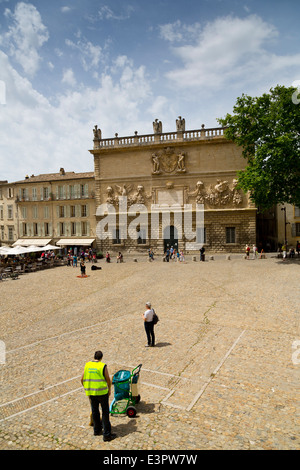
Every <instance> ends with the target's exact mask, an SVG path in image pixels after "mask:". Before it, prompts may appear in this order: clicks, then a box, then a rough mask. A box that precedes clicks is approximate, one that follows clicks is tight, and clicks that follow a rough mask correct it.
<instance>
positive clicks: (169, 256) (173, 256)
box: [164, 246, 185, 262]
mask: <svg viewBox="0 0 300 470" xmlns="http://www.w3.org/2000/svg"><path fill="white" fill-rule="evenodd" d="M164 257H165V260H166V261H167V262H169V261H170V260H172V261H178V262H184V261H185V260H184V254H183V250H180V251H178V250H175V248H173V246H171V248H167V249H166V252H165V254H164Z"/></svg>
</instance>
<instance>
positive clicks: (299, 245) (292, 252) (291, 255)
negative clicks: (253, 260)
mask: <svg viewBox="0 0 300 470" xmlns="http://www.w3.org/2000/svg"><path fill="white" fill-rule="evenodd" d="M278 251H280V252H281V253H282V258H283V261H284V260H285V259H286V258H287V257H289V258H295V254H296V253H295V249H294V247H291V248H290V249H289V252H287V243H283V245H282V246H281V247H279V250H278ZM296 251H297V254H298V256H299V255H300V242H299V241H298V240H297V242H296Z"/></svg>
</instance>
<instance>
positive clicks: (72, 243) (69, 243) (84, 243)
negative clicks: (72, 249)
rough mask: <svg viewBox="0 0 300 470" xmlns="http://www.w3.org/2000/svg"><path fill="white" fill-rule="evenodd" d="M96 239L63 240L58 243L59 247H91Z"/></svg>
mask: <svg viewBox="0 0 300 470" xmlns="http://www.w3.org/2000/svg"><path fill="white" fill-rule="evenodd" d="M94 241H95V238H62V239H61V240H58V242H56V245H58V246H90V245H91V244H92V243H93V242H94Z"/></svg>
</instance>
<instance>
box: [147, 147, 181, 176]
mask: <svg viewBox="0 0 300 470" xmlns="http://www.w3.org/2000/svg"><path fill="white" fill-rule="evenodd" d="M152 163H153V170H152V174H153V175H159V174H160V173H162V172H163V173H173V172H175V171H176V173H181V172H182V173H185V172H186V169H185V154H184V153H182V152H181V153H180V154H179V155H178V154H177V153H175V152H174V149H172V148H170V147H168V148H166V149H165V150H164V152H163V153H162V154H160V155H159V154H156V153H155V154H153V155H152Z"/></svg>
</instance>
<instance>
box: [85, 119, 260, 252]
mask: <svg viewBox="0 0 300 470" xmlns="http://www.w3.org/2000/svg"><path fill="white" fill-rule="evenodd" d="M93 144H94V145H93V149H92V150H90V153H91V154H92V155H93V157H94V174H95V195H96V205H97V212H96V224H97V230H96V233H97V247H98V249H99V250H102V251H106V250H120V251H122V250H128V249H132V250H138V249H141V250H144V249H145V248H150V247H151V248H152V249H153V250H154V251H156V252H159V253H163V252H164V251H165V250H166V249H167V248H168V247H170V246H174V248H176V249H178V250H181V249H182V250H184V251H185V252H193V251H194V250H198V249H199V246H200V245H202V244H204V246H205V247H206V248H207V250H208V251H210V252H241V251H243V250H244V248H245V245H246V244H255V243H256V208H255V207H254V205H253V204H252V202H251V201H250V199H249V197H248V195H247V194H244V193H243V192H242V191H240V190H238V189H237V179H236V177H237V171H238V170H241V169H243V168H244V167H245V160H244V158H243V157H242V152H241V149H240V148H238V147H237V146H236V145H235V144H234V143H233V142H231V141H229V140H228V139H227V138H226V137H225V135H224V129H222V128H214V129H205V127H204V125H202V127H201V129H198V130H190V131H186V130H185V120H184V119H183V118H182V117H181V116H179V117H178V119H177V120H176V131H174V132H168V133H163V130H162V123H161V121H158V119H156V120H155V121H154V122H153V133H152V134H147V135H141V136H139V135H138V133H137V132H135V135H133V136H129V137H119V136H118V135H117V134H116V135H115V137H114V138H111V139H103V138H102V133H101V130H100V129H98V127H97V126H95V128H94V140H93ZM199 208H201V209H199ZM199 210H200V211H201V217H200V218H199V220H200V219H201V224H200V225H199V224H198V222H197V215H198V212H199ZM110 227H112V228H110ZM195 243H196V245H195Z"/></svg>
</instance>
